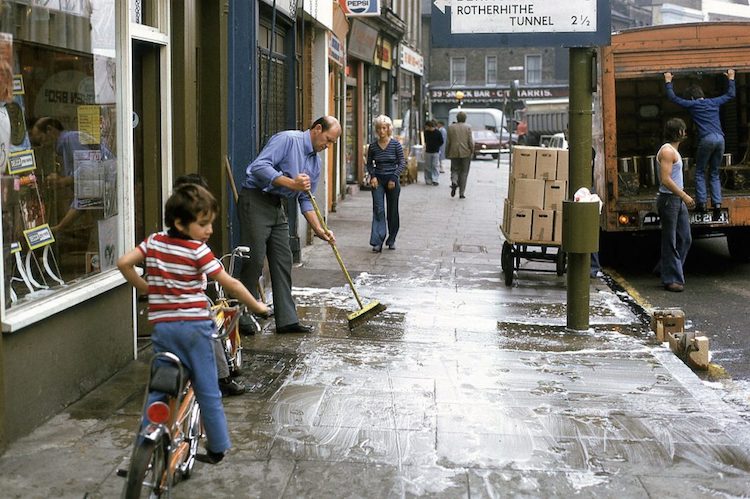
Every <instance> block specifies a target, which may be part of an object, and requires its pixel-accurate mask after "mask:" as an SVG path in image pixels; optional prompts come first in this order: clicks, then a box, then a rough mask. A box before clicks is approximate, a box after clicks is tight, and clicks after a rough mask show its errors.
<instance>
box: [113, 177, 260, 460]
mask: <svg viewBox="0 0 750 499" xmlns="http://www.w3.org/2000/svg"><path fill="white" fill-rule="evenodd" d="M218 208H219V207H218V204H217V202H216V199H215V198H214V197H213V195H211V193H210V192H208V190H206V189H204V188H203V187H201V186H199V185H195V184H186V185H182V186H180V187H178V188H177V189H175V190H174V192H173V193H172V195H171V196H170V197H169V199H168V200H167V203H166V205H165V207H164V222H165V225H166V226H167V227H168V230H167V232H159V233H155V234H151V235H150V236H148V237H147V238H146V239H145V240H144V241H143V242H141V243H140V244H139V245H138V246H137V247H135V248H134V249H133V250H131V251H130V252H128V253H126V254H125V255H123V256H122V257H120V259H119V260H118V261H117V267H118V268H119V269H120V272H121V273H122V275H123V276H124V277H125V279H126V280H127V281H128V282H129V283H130V284H132V285H133V286H134V287H135V288H136V289H137V290H138V291H139V292H141V293H146V294H148V319H149V322H150V323H151V324H152V325H153V333H152V335H151V342H152V345H153V348H154V352H157V353H158V352H165V351H167V352H172V353H174V354H175V355H177V356H178V357H179V358H180V360H181V361H182V363H183V364H184V365H185V367H186V368H187V369H188V370H189V371H190V380H191V381H192V383H193V388H194V390H195V396H196V399H197V400H198V404H199V405H200V407H201V414H202V418H203V424H204V426H205V429H206V437H207V438H208V443H207V444H206V451H207V453H206V456H202V457H203V459H202V460H203V461H206V462H209V463H211V464H216V463H218V462H219V461H221V460H222V458H223V457H224V453H225V452H226V450H227V449H229V448H230V447H231V442H230V440H229V430H228V429H227V421H226V416H225V415H224V407H223V406H222V403H221V391H220V390H219V383H218V377H217V374H216V360H215V358H214V354H213V345H212V344H213V341H214V339H213V334H214V333H215V331H216V326H215V325H214V323H213V320H212V319H211V315H210V311H209V303H208V299H207V298H206V296H205V294H204V292H203V276H204V275H206V276H207V277H210V278H213V279H214V280H216V281H217V282H218V283H219V284H220V285H221V286H223V287H224V289H225V290H227V292H229V294H231V295H232V296H234V297H236V298H238V299H239V300H240V301H241V302H243V303H244V304H245V305H247V306H248V308H249V309H250V310H251V311H253V312H256V313H258V314H265V313H267V312H268V309H267V307H266V306H265V305H264V304H262V303H259V302H258V301H256V300H255V298H253V296H252V295H251V294H250V292H249V291H248V290H247V288H245V286H243V285H242V283H241V282H240V281H239V280H237V279H235V278H234V277H232V276H230V275H229V274H228V273H227V272H226V271H225V270H224V268H223V267H222V266H221V264H220V263H219V262H218V260H216V258H215V257H214V255H213V253H212V252H211V250H210V249H209V247H208V246H207V245H206V242H207V241H208V239H209V238H210V237H211V234H212V233H213V226H212V224H213V220H214V218H215V217H216V214H217V213H218ZM144 262H145V264H146V271H145V276H146V278H145V279H144V278H143V277H141V276H140V275H139V273H138V272H137V271H136V269H135V267H136V266H137V265H141V264H143V263H144ZM152 396H154V395H150V396H149V397H152ZM154 398H156V396H154Z"/></svg>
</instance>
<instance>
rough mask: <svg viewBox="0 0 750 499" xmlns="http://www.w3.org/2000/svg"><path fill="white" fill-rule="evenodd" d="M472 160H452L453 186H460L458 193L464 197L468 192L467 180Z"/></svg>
mask: <svg viewBox="0 0 750 499" xmlns="http://www.w3.org/2000/svg"><path fill="white" fill-rule="evenodd" d="M470 166H471V158H452V159H451V184H454V185H457V186H458V193H459V194H460V195H461V196H463V195H464V192H465V191H466V179H467V178H469V167H470Z"/></svg>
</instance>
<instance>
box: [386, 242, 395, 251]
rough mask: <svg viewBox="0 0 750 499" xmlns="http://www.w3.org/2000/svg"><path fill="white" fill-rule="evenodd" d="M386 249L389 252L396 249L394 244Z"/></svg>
mask: <svg viewBox="0 0 750 499" xmlns="http://www.w3.org/2000/svg"><path fill="white" fill-rule="evenodd" d="M388 249H389V250H395V249H396V243H393V244H389V245H388Z"/></svg>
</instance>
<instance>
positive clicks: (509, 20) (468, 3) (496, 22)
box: [432, 0, 611, 48]
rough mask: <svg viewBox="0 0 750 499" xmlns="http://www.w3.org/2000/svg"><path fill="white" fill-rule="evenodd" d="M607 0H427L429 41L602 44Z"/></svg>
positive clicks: (463, 44) (607, 36)
mask: <svg viewBox="0 0 750 499" xmlns="http://www.w3.org/2000/svg"><path fill="white" fill-rule="evenodd" d="M610 26H611V12H610V7H609V1H608V0H569V1H567V2H560V1H559V0H518V1H514V0H433V8H432V45H433V46H434V47H463V48H467V47H492V46H565V47H588V46H597V45H607V44H609V39H610Z"/></svg>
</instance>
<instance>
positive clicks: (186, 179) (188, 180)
mask: <svg viewBox="0 0 750 499" xmlns="http://www.w3.org/2000/svg"><path fill="white" fill-rule="evenodd" d="M186 184H196V185H200V186H201V187H203V188H204V189H208V182H207V181H206V179H205V178H204V177H203V175H201V174H200V173H186V174H185V175H180V176H179V177H177V178H176V179H175V180H174V185H173V186H172V187H174V188H175V189H177V188H178V187H179V186H181V185H186Z"/></svg>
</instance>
